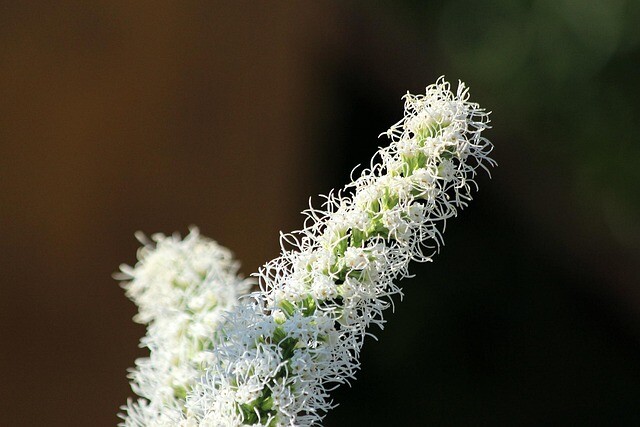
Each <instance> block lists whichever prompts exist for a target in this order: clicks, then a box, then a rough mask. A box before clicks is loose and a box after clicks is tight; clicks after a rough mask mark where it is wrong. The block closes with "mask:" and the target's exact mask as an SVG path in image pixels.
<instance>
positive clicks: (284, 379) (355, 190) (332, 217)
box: [182, 78, 495, 427]
mask: <svg viewBox="0 0 640 427" xmlns="http://www.w3.org/2000/svg"><path fill="white" fill-rule="evenodd" d="M468 98H469V95H468V90H467V88H466V87H465V85H464V84H463V83H461V82H460V83H459V85H458V88H457V91H456V92H455V93H454V92H452V90H451V88H450V85H449V83H447V82H445V81H444V79H443V78H440V79H439V80H438V81H437V82H436V83H435V84H434V85H431V86H429V87H427V89H426V93H425V94H424V95H411V94H407V95H406V96H405V117H404V118H403V119H402V120H401V121H400V122H398V123H397V124H395V125H394V126H392V127H391V129H389V130H388V131H387V132H386V133H384V135H386V136H387V137H389V138H390V139H391V144H390V145H389V146H388V147H386V148H381V149H380V150H379V151H378V152H377V153H376V155H375V156H374V158H373V159H372V161H371V166H370V168H369V169H366V170H364V171H363V172H362V173H361V175H360V177H358V178H357V179H355V181H354V182H352V183H350V184H348V185H347V186H346V189H345V190H341V191H338V192H331V193H329V195H328V196H326V197H325V201H324V203H323V205H322V209H315V208H310V209H309V210H308V211H306V215H307V219H306V222H305V227H304V228H303V229H302V230H300V231H296V232H293V233H291V234H287V235H283V236H282V238H281V246H282V252H281V255H280V257H278V258H276V259H274V260H272V261H270V262H268V263H267V264H265V266H264V267H263V268H262V269H261V270H260V271H259V273H258V274H257V276H258V278H259V282H260V291H258V292H255V293H253V294H251V296H250V297H249V298H247V299H246V300H245V301H244V302H243V303H241V304H239V305H237V306H236V307H235V308H234V309H233V310H232V311H231V312H230V313H229V314H228V315H227V317H228V318H227V320H226V323H225V325H224V327H223V329H222V331H221V333H220V334H219V337H218V340H217V341H216V343H215V345H214V346H213V349H212V351H211V355H210V357H209V358H208V359H206V366H205V367H204V372H205V375H204V376H203V377H202V378H201V379H200V380H199V381H197V382H196V383H195V384H194V386H193V388H192V389H191V391H190V392H189V393H188V394H187V400H186V412H185V414H184V417H183V418H182V422H183V423H184V425H189V426H191V425H199V426H203V427H219V426H239V425H258V426H269V427H275V426H311V425H319V423H320V421H321V420H322V418H323V416H324V414H326V412H327V411H328V410H329V409H331V408H332V407H333V406H334V404H333V402H332V401H331V399H330V396H329V392H330V391H331V390H332V389H333V388H335V387H337V386H339V385H340V384H343V383H348V382H349V381H350V380H352V379H354V378H355V374H356V371H357V370H358V368H359V362H358V356H359V353H360V350H361V348H362V345H363V342H364V338H365V336H366V335H371V332H370V331H369V326H370V325H372V324H373V325H377V326H379V327H380V328H382V327H383V324H384V319H383V313H384V311H385V310H386V309H387V308H389V307H390V306H392V304H393V300H392V297H393V296H394V295H396V294H400V295H401V291H400V288H399V287H398V286H397V284H396V283H397V281H398V280H400V279H402V278H404V277H407V276H409V270H408V267H409V263H410V261H418V262H425V261H430V260H431V257H432V256H433V255H434V254H435V253H437V252H438V250H439V247H440V245H441V244H442V233H443V231H444V226H445V222H446V220H447V219H449V218H451V217H454V216H455V215H456V214H457V212H458V210H459V209H462V208H464V207H465V206H466V205H467V203H468V202H469V201H470V200H471V192H472V189H473V188H474V187H476V186H477V185H476V182H475V178H476V175H477V171H478V169H484V170H486V171H487V172H488V167H489V166H493V165H495V162H494V161H493V160H492V159H491V158H489V157H488V156H489V153H490V152H491V150H492V148H493V147H492V144H491V143H490V142H489V141H488V140H487V139H485V138H484V137H483V136H482V132H483V131H484V130H485V129H487V128H488V127H489V126H488V123H489V117H488V113H487V112H485V110H483V109H481V108H480V107H479V106H478V105H477V104H475V103H471V102H469V101H468Z"/></svg>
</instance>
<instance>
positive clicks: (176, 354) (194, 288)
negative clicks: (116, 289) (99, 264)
mask: <svg viewBox="0 0 640 427" xmlns="http://www.w3.org/2000/svg"><path fill="white" fill-rule="evenodd" d="M138 239H139V240H140V241H141V243H143V244H144V246H143V247H141V248H140V249H139V251H138V263H137V264H136V266H135V267H134V268H132V267H129V266H127V265H123V266H121V267H120V268H121V271H122V273H120V274H118V275H117V278H119V279H121V280H125V282H124V284H123V286H124V288H125V289H126V291H127V295H128V296H129V298H131V300H133V302H135V303H136V304H137V305H138V308H139V313H138V315H137V316H136V317H135V318H134V320H136V321H137V322H139V323H143V324H147V325H148V326H147V335H146V336H145V337H144V338H142V340H141V346H144V347H147V348H148V349H149V350H150V354H149V357H146V358H140V359H138V360H136V367H135V369H132V370H131V372H130V378H131V386H132V388H133V390H134V391H135V392H136V394H138V395H139V396H140V397H141V398H142V399H139V400H138V401H136V402H133V401H131V400H130V401H129V402H128V403H127V405H126V406H125V407H123V409H124V410H125V411H126V414H123V415H122V418H123V420H124V422H123V423H121V425H122V426H131V427H143V426H167V427H169V426H176V425H178V424H179V422H180V419H182V418H183V412H184V403H185V398H186V395H187V393H188V392H189V391H190V390H191V387H192V386H193V384H194V382H195V381H196V380H198V379H199V378H200V377H201V376H202V375H203V372H202V370H201V369H202V368H201V367H202V366H203V363H204V361H205V360H206V358H207V357H208V356H209V355H210V354H211V353H210V351H209V350H211V348H212V345H213V342H214V340H215V339H216V334H217V331H218V328H219V325H220V324H221V321H222V319H223V317H222V316H223V314H224V313H225V312H226V311H228V310H230V309H231V308H232V307H234V306H235V304H236V303H237V300H238V296H239V295H242V294H245V293H246V292H247V291H248V290H249V287H250V282H248V281H246V280H242V279H241V278H239V277H238V276H237V272H238V266H239V265H238V262H237V261H235V260H234V259H233V257H232V255H231V252H230V251H229V250H227V249H226V248H223V247H222V246H220V245H218V244H217V243H216V242H214V241H212V240H208V239H205V238H203V237H200V235H199V232H198V229H196V228H192V229H191V231H190V233H189V234H188V235H187V236H186V237H185V238H184V239H183V240H181V239H180V237H179V236H178V235H173V236H171V237H167V236H164V235H163V234H155V235H153V236H152V241H149V240H147V239H146V238H145V237H144V236H143V235H141V234H140V235H138Z"/></svg>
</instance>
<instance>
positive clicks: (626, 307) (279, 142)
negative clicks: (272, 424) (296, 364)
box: [0, 0, 640, 426]
mask: <svg viewBox="0 0 640 427" xmlns="http://www.w3.org/2000/svg"><path fill="white" fill-rule="evenodd" d="M638 23H640V2H639V1H634V0H608V1H606V2H605V1H598V0H535V1H534V0H526V1H525V0H518V1H516V0H491V1H462V0H450V1H431V2H423V1H383V2H376V3H374V2H365V1H348V2H268V3H267V2H255V3H254V2H207V1H184V2H166V3H160V4H159V3H157V2H129V1H122V0H117V1H115V0H110V1H92V2H80V1H76V2H74V1H61V2H41V4H37V2H31V3H27V2H3V4H2V5H0V230H1V239H0V251H1V253H0V255H1V256H0V272H1V273H2V281H1V282H0V316H1V317H0V333H1V334H2V335H1V341H0V343H1V344H0V378H1V379H2V380H1V381H0V425H7V426H45V425H46V426H113V425H115V424H116V422H117V418H116V413H117V412H118V406H119V405H120V404H122V403H124V402H125V400H126V398H127V397H128V396H131V391H130V389H129V386H128V383H127V380H126V378H125V375H126V372H125V371H126V369H127V367H129V366H131V365H132V364H133V361H134V359H135V358H136V357H140V356H142V355H144V351H143V350H141V349H139V348H138V347H137V343H138V339H139V338H140V337H141V336H142V335H143V334H144V328H143V327H142V326H140V325H136V324H134V323H133V322H132V321H131V317H132V316H133V315H134V313H135V307H134V306H133V304H132V303H130V302H129V301H128V300H127V299H126V298H125V296H124V293H123V291H122V289H121V288H120V287H119V286H118V284H117V283H116V282H115V281H114V280H113V279H111V277H110V276H111V273H112V272H114V271H115V270H116V269H117V267H118V265H119V264H120V263H121V262H125V263H129V264H132V263H134V262H135V250H136V248H137V243H136V241H135V239H134V238H133V233H134V232H135V231H136V230H142V231H144V232H146V233H153V232H157V231H161V232H165V233H171V232H173V231H176V230H177V231H181V232H182V233H185V232H186V231H187V227H188V226H189V225H191V224H196V225H198V226H200V228H201V230H202V232H203V234H205V235H207V236H210V237H212V238H214V239H216V240H218V241H219V242H220V243H222V244H223V245H226V246H228V247H230V248H231V249H232V250H233V251H234V252H235V253H236V255H237V256H238V258H240V259H241V260H242V261H243V269H242V270H243V272H244V273H245V274H250V273H251V272H252V271H255V270H256V269H257V267H258V266H259V265H261V264H262V263H263V262H265V261H267V260H269V259H271V258H273V257H275V256H277V255H278V232H279V231H280V230H283V231H288V230H292V229H296V228H299V227H300V226H301V224H302V217H301V216H300V215H299V214H298V212H300V211H301V210H302V209H304V208H305V207H306V205H307V198H308V197H309V196H310V195H316V194H318V193H326V192H327V191H328V190H329V189H331V188H332V187H341V186H343V185H344V184H345V183H346V182H347V181H348V177H349V172H350V170H351V169H352V167H353V166H355V165H356V164H359V163H367V162H368V159H369V157H370V156H371V155H372V154H373V153H374V152H375V150H376V148H377V147H378V145H382V144H386V141H384V140H378V139H377V135H378V134H379V133H380V132H383V131H385V130H386V129H387V128H388V127H389V126H390V125H391V124H393V123H395V122H396V121H397V120H399V119H400V118H401V116H402V101H401V100H400V97H401V96H402V95H403V94H404V93H405V92H406V91H407V90H409V91H412V92H420V91H422V90H424V87H425V86H426V85H428V84H430V83H432V82H434V81H435V80H436V78H437V77H438V76H440V75H442V74H445V75H446V77H447V78H448V79H449V80H451V81H454V82H455V81H456V80H457V79H461V80H463V81H465V82H466V83H467V84H468V85H469V86H470V87H471V93H472V99H473V100H475V101H476V102H479V103H480V104H481V105H482V106H484V107H486V108H488V109H490V110H492V111H493V115H492V118H493V125H494V129H493V130H491V131H490V132H488V135H487V136H489V137H490V139H491V140H492V141H493V142H494V144H495V146H496V149H495V158H496V159H497V161H498V162H499V164H500V166H499V167H498V168H497V169H495V170H494V174H493V179H492V180H489V179H488V178H486V177H483V178H482V179H481V180H480V185H481V190H480V192H479V194H478V195H477V198H476V200H475V201H474V202H473V203H472V205H471V207H470V208H469V209H468V210H467V211H465V212H464V213H462V214H461V215H460V216H459V217H458V218H457V219H456V220H453V221H451V222H450V223H449V224H448V229H447V233H446V243H447V244H446V247H445V248H444V249H443V250H442V253H441V254H440V255H439V256H438V257H437V258H436V260H435V262H434V263H431V264H429V265H424V266H415V268H414V270H413V271H414V272H415V273H416V277H415V278H413V279H410V280H406V281H405V283H404V289H405V294H406V295H405V299H404V301H403V302H402V304H399V305H398V306H397V309H396V313H395V314H393V315H392V314H391V313H389V317H388V320H389V323H388V326H387V327H386V328H385V330H384V331H382V332H380V333H378V336H379V338H380V341H379V342H375V341H373V340H371V341H370V342H369V343H368V344H367V346H365V350H364V354H363V357H362V362H363V370H362V372H361V374H360V375H359V379H358V381H357V382H355V383H354V386H353V387H352V388H343V389H341V390H339V391H338V392H337V393H336V394H335V397H336V400H337V401H338V402H339V403H340V406H339V408H337V409H336V410H334V411H332V412H331V413H330V414H329V415H328V416H327V418H326V425H327V426H356V425H362V426H386V425H391V424H393V425H442V426H462V425H505V426H509V425H532V426H535V425H603V426H604V425H606V426H611V425H615V426H631V425H640V405H639V403H640V402H639V399H640V346H639V344H640V270H639V269H638V265H639V264H640V190H639V189H638V184H639V183H640V167H639V162H640V138H639V137H638V130H637V127H638V124H637V122H638V119H639V118H640V107H639V105H638V100H639V99H640V74H639V71H638V70H639V69H640V30H639V29H638Z"/></svg>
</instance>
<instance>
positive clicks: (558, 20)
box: [326, 0, 640, 426]
mask: <svg viewBox="0 0 640 427" xmlns="http://www.w3.org/2000/svg"><path fill="white" fill-rule="evenodd" d="M365 4H366V5H367V9H368V10H371V8H370V7H369V6H368V3H360V5H362V7H363V8H365ZM369 13H370V14H371V15H372V16H374V18H371V21H376V19H379V21H378V24H369V25H368V26H367V25H365V27H367V28H369V31H370V32H372V33H374V34H375V33H376V31H378V30H379V29H380V28H381V27H382V25H384V26H385V28H387V27H393V28H396V29H397V28H400V30H397V31H400V32H401V33H402V36H400V37H404V39H403V40H404V41H407V40H412V41H413V44H414V46H413V47H412V48H409V49H407V48H406V46H405V47H399V48H398V50H399V52H398V53H396V54H395V55H396V56H397V57H398V58H401V59H403V60H404V61H405V62H397V63H395V64H393V66H390V67H389V68H390V69H392V68H393V67H397V69H398V70H399V71H398V76H399V77H398V79H397V80H394V77H393V75H392V76H391V77H389V76H387V78H388V79H389V80H391V81H392V83H390V84H389V85H388V86H389V87H390V89H389V90H388V91H383V92H382V95H381V93H380V92H379V91H375V90H374V86H375V85H376V84H378V81H377V80H376V77H373V78H372V77H371V75H370V74H369V73H367V70H366V69H365V66H363V65H362V64H361V63H360V62H359V60H358V59H355V60H354V59H351V60H347V61H346V65H345V64H344V63H341V64H340V66H339V67H338V66H336V67H335V68H334V69H333V72H334V75H333V78H332V79H330V83H328V85H329V86H330V88H331V93H332V94H334V98H335V103H336V106H335V108H336V109H337V111H339V113H340V114H338V116H341V117H342V118H341V119H340V120H339V121H337V122H336V121H331V119H327V122H328V123H332V124H333V126H334V128H330V134H331V135H332V136H336V135H337V137H338V141H337V142H336V146H337V147H336V150H338V152H339V153H340V156H339V157H340V158H343V159H344V161H343V162H342V164H341V166H339V167H337V166H335V163H336V158H335V157H333V158H327V168H328V171H329V172H328V173H327V175H328V177H327V178H326V179H327V180H331V179H334V178H332V177H335V181H334V182H333V184H334V185H337V186H339V185H340V182H341V181H343V180H345V179H346V177H347V176H348V172H349V170H350V167H351V166H353V165H354V164H357V163H361V164H367V162H368V157H369V156H370V155H371V154H372V153H373V151H374V150H375V144H374V143H373V142H372V141H374V138H375V137H376V136H377V134H378V133H379V132H381V131H383V130H385V129H386V128H387V127H388V125H390V124H391V123H394V122H395V121H397V119H398V118H399V117H400V111H401V102H400V101H398V100H397V92H395V88H396V87H401V86H402V85H403V84H404V86H405V87H407V88H409V89H410V90H411V91H419V90H421V88H423V87H424V85H425V82H424V78H425V75H424V72H425V70H429V71H428V72H432V75H431V76H430V78H431V80H435V78H437V77H438V75H440V74H446V77H447V78H448V79H450V80H453V81H455V79H457V78H460V79H462V80H464V81H465V82H466V83H467V84H468V85H469V86H470V87H471V94H472V100H475V101H476V102H479V103H480V104H481V105H482V106H484V107H486V108H487V109H489V110H492V111H493V114H492V119H493V125H494V129H492V130H490V131H488V132H487V136H488V137H489V138H490V139H491V140H492V141H493V142H494V144H495V146H496V149H495V152H494V155H495V158H496V159H497V160H498V163H499V167H498V168H496V169H495V170H494V171H493V179H492V180H489V179H487V178H486V177H482V178H481V179H480V180H479V181H480V187H481V189H480V192H479V193H478V194H477V197H476V200H474V202H473V203H472V204H471V206H470V207H469V209H468V210H466V211H465V212H463V213H462V214H461V215H459V217H458V218H456V219H454V220H452V221H450V223H449V224H448V225H447V232H446V235H445V241H446V246H445V247H444V248H442V251H441V253H440V254H439V255H438V256H437V257H435V259H434V262H433V263H430V264H428V265H420V266H414V269H413V272H414V273H415V274H416V277H415V278H413V279H410V280H406V281H405V283H404V286H403V288H404V290H405V299H404V301H403V302H402V303H400V304H397V305H396V313H395V314H391V313H389V316H388V318H387V319H388V321H389V322H388V325H387V327H386V328H385V330H384V331H381V332H379V333H376V335H377V336H378V337H379V338H380V342H375V341H373V340H370V341H369V342H368V344H367V345H366V346H365V348H364V351H363V354H362V363H363V370H362V372H361V374H360V375H359V378H358V380H357V381H356V382H355V383H354V384H353V387H352V388H348V387H344V388H341V389H340V390H339V392H338V393H336V395H335V396H336V401H337V402H338V403H340V406H339V407H338V408H337V409H336V410H334V411H333V412H331V413H330V414H329V415H328V417H327V419H326V425H327V426H346V425H363V426H364V425H376V426H378V425H443V426H451V425H532V426H535V425H603V426H604V425H616V426H617V425H638V424H640V409H639V408H640V407H639V405H638V402H639V399H640V348H639V346H638V344H639V340H640V329H639V327H638V326H639V322H638V314H639V313H640V298H639V295H640V289H639V288H638V286H640V274H639V273H638V270H637V265H638V262H639V261H640V191H639V190H638V187H637V185H638V183H639V182H640V165H639V162H640V140H639V138H638V131H637V121H638V119H639V118H640V108H638V100H639V99H640V74H638V70H639V69H640V31H639V30H638V23H640V2H637V1H622V0H620V1H612V2H600V1H595V0H593V1H592V0H574V1H570V0H561V1H552V0H542V1H511V0H494V1H479V2H470V1H460V0H453V1H446V2H442V1H440V2H419V1H414V2H401V3H398V2H386V3H385V6H381V7H379V8H377V9H373V12H369ZM376 17H378V18H376ZM379 22H384V24H380V23H379ZM371 28H373V30H372V29H371ZM380 31H382V30H380ZM390 33H393V31H391V32H390ZM390 44H391V43H390ZM403 49H406V50H407V52H403ZM421 49H423V51H424V55H425V56H426V57H427V58H428V59H427V60H426V62H425V59H419V60H416V63H415V64H413V65H414V66H415V67H416V69H415V70H411V67H412V63H411V60H412V59H414V58H415V52H416V51H419V50H421ZM407 76H409V81H408V82H407V81H406V79H407ZM401 79H402V80H403V81H399V80H401ZM431 80H429V81H431ZM427 83H428V82H427ZM378 87H379V85H378ZM392 92H393V93H392ZM334 111H335V110H334ZM372 127H373V128H372ZM327 134H329V132H327ZM342 135H344V137H342ZM363 135H366V138H363V137H362V136H363ZM363 139H364V140H365V142H361V141H362V140H363ZM379 144H384V142H382V141H381V142H379ZM345 147H348V148H345ZM331 165H334V166H331ZM332 167H333V169H332Z"/></svg>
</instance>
